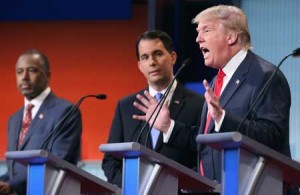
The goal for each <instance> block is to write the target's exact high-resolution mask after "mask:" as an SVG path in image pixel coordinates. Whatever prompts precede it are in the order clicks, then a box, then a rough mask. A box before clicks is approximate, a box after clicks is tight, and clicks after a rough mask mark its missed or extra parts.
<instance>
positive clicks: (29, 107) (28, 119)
mask: <svg viewBox="0 0 300 195" xmlns="http://www.w3.org/2000/svg"><path fill="white" fill-rule="evenodd" d="M33 107H34V105H33V104H28V105H27V107H26V112H25V117H24V119H23V122H22V129H21V133H20V136H19V142H18V147H20V146H21V144H22V143H23V141H24V138H25V136H26V134H27V131H28V128H29V126H30V124H31V121H32V118H31V110H32V108H33Z"/></svg>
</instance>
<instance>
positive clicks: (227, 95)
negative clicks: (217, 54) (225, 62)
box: [220, 51, 253, 108]
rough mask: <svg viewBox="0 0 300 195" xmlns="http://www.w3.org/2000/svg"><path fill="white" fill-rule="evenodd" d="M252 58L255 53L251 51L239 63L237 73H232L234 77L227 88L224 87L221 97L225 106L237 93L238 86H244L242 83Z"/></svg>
mask: <svg viewBox="0 0 300 195" xmlns="http://www.w3.org/2000/svg"><path fill="white" fill-rule="evenodd" d="M252 60H253V53H252V52H250V51H249V52H248V54H247V56H246V58H245V59H244V60H243V62H242V63H241V64H240V65H239V67H238V68H237V70H236V71H235V73H234V74H233V75H232V78H231V79H230V81H229V82H228V84H227V86H226V88H225V89H224V91H223V93H222V95H221V97H220V103H221V106H222V107H223V108H225V107H226V105H227V103H228V102H229V100H230V99H231V97H232V96H233V95H234V94H235V93H236V91H237V90H238V88H239V87H240V86H242V84H243V83H244V82H245V81H246V78H247V77H246V75H247V73H248V72H249V69H250V65H251V62H252Z"/></svg>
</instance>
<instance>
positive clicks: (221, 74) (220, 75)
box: [217, 69, 226, 79]
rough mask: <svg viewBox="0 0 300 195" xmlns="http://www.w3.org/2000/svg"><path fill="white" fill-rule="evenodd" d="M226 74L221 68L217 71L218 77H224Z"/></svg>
mask: <svg viewBox="0 0 300 195" xmlns="http://www.w3.org/2000/svg"><path fill="white" fill-rule="evenodd" d="M225 76H226V74H225V73H224V71H223V70H222V69H219V72H218V75H217V77H218V79H223V78H224V77H225Z"/></svg>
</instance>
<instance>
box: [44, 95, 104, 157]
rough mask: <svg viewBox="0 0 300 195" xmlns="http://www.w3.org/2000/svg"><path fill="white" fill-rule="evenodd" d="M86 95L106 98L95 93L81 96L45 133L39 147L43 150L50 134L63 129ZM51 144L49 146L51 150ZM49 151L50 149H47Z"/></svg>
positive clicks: (101, 98)
mask: <svg viewBox="0 0 300 195" xmlns="http://www.w3.org/2000/svg"><path fill="white" fill-rule="evenodd" d="M88 97H95V98H97V99H100V100H104V99H106V95H105V94H96V95H85V96H83V97H81V98H80V99H79V100H78V101H77V103H76V104H74V105H73V106H72V107H71V109H70V110H69V111H68V112H67V113H66V114H65V115H64V117H63V118H62V119H61V120H60V121H59V122H58V124H57V125H56V126H55V127H54V128H53V130H51V131H50V133H49V134H48V135H47V137H46V139H45V140H44V141H43V142H42V144H41V146H40V149H41V150H43V149H45V148H44V147H45V146H46V145H47V144H48V142H49V140H50V138H51V136H52V135H53V134H54V133H56V132H58V131H59V130H61V129H63V128H64V127H65V124H66V122H67V121H68V119H69V117H70V116H72V114H73V113H74V111H75V110H76V109H77V108H78V107H79V106H80V104H81V103H82V101H83V100H84V99H86V98H88ZM51 148H52V146H51V147H50V150H51ZM49 152H51V151H49Z"/></svg>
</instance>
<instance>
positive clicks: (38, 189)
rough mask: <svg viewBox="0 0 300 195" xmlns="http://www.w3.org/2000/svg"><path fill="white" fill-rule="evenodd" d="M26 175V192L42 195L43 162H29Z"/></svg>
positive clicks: (43, 183) (43, 181) (43, 186)
mask: <svg viewBox="0 0 300 195" xmlns="http://www.w3.org/2000/svg"><path fill="white" fill-rule="evenodd" d="M27 177H28V179H27V180H28V181H27V182H28V184H27V194H29V195H30V194H34V195H43V194H44V191H45V189H44V188H45V180H44V178H45V164H30V165H29V166H28V175H27Z"/></svg>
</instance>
